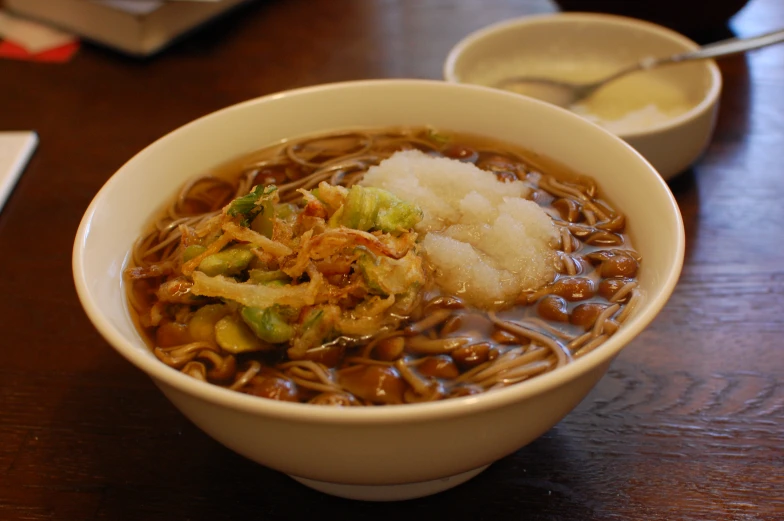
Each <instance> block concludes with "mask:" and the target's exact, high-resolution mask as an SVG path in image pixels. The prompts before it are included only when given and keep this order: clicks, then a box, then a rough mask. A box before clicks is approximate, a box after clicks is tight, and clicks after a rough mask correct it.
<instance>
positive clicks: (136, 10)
mask: <svg viewBox="0 0 784 521" xmlns="http://www.w3.org/2000/svg"><path fill="white" fill-rule="evenodd" d="M249 1H251V0H176V1H173V0H5V7H6V9H8V10H10V11H12V12H13V13H15V14H18V15H23V16H26V17H29V18H32V19H34V20H37V21H42V22H45V23H48V24H51V25H53V26H54V27H57V28H61V29H64V30H66V31H71V32H74V33H76V34H78V35H80V36H82V37H84V38H86V39H89V40H92V41H95V42H98V43H101V44H104V45H108V46H110V47H113V48H115V49H118V50H121V51H124V52H126V53H130V54H135V55H140V56H146V55H149V54H153V53H155V52H157V51H159V50H161V49H162V48H164V47H165V46H166V45H168V44H169V43H171V42H172V41H173V40H174V39H176V38H178V37H181V36H182V35H184V34H185V33H187V32H188V31H190V30H192V29H194V28H196V27H198V26H200V25H201V24H203V23H204V22H207V21H208V20H211V19H213V18H215V17H216V16H218V15H220V14H223V13H225V12H226V11H228V10H229V9H231V8H233V7H236V6H237V5H239V4H242V3H244V2H249Z"/></svg>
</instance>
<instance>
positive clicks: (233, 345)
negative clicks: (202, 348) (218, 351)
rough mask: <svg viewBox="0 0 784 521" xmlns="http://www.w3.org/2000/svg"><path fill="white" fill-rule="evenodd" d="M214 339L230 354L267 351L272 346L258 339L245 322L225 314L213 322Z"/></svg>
mask: <svg viewBox="0 0 784 521" xmlns="http://www.w3.org/2000/svg"><path fill="white" fill-rule="evenodd" d="M215 340H216V341H217V342H218V345H219V346H221V348H223V350H224V351H227V352H229V353H232V354H238V353H247V352H252V351H268V350H270V349H271V348H272V346H270V345H269V344H265V343H264V342H262V341H261V340H259V339H258V338H257V337H256V335H254V334H253V331H251V330H250V328H248V326H246V325H245V323H244V322H243V321H242V320H240V319H239V318H237V317H236V316H234V315H227V316H225V317H223V318H222V319H220V320H218V322H217V323H216V324H215Z"/></svg>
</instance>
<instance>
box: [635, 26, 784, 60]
mask: <svg viewBox="0 0 784 521" xmlns="http://www.w3.org/2000/svg"><path fill="white" fill-rule="evenodd" d="M779 42H784V29H779V30H778V31H772V32H769V33H765V34H761V35H759V36H755V37H753V38H730V39H728V40H721V41H719V42H715V43H711V44H708V45H704V46H702V47H701V48H699V49H697V50H696V51H688V52H684V53H681V54H676V55H674V56H670V57H668V58H661V59H654V60H648V61H647V63H646V64H645V68H650V67H654V66H656V65H662V64H665V63H679V62H686V61H691V60H704V59H706V58H717V57H719V56H729V55H731V54H738V53H741V52H745V51H750V50H752V49H758V48H760V47H765V46H767V45H773V44H774V43H779Z"/></svg>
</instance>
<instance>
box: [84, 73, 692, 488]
mask: <svg viewBox="0 0 784 521" xmlns="http://www.w3.org/2000/svg"><path fill="white" fill-rule="evenodd" d="M500 114H502V115H503V117H499V115H500ZM424 124H429V125H434V126H436V127H439V128H443V129H450V130H453V131H460V132H471V133H475V134H481V135H485V136H488V137H491V138H497V139H501V140H504V141H508V142H512V143H516V144H519V145H522V146H524V147H526V148H528V149H530V150H533V151H535V152H537V153H539V154H543V155H545V156H548V157H550V158H554V159H556V160H558V161H560V162H562V163H563V164H564V165H566V166H567V167H570V168H572V169H575V170H577V171H580V172H583V173H586V174H589V175H592V176H593V177H595V178H596V179H597V180H598V182H599V184H600V186H601V187H602V188H603V189H604V192H605V193H606V195H607V196H608V197H609V199H610V200H612V201H614V202H616V204H617V205H618V206H619V207H620V208H621V209H622V210H623V211H624V212H626V214H627V215H628V221H629V228H630V232H631V235H632V236H633V239H634V241H635V246H636V247H637V249H638V250H639V251H640V253H641V254H642V256H643V258H644V260H643V263H642V267H641V270H640V275H639V281H640V285H641V288H642V290H643V291H644V294H645V299H644V301H643V303H642V304H641V305H640V306H639V307H637V309H635V311H634V312H633V313H632V316H631V317H630V318H629V320H628V321H627V322H626V323H625V324H624V326H623V327H622V328H621V330H620V331H619V332H618V333H617V334H615V335H614V336H613V337H612V338H611V339H610V340H609V341H608V342H606V343H605V344H604V345H603V346H601V347H600V348H599V349H597V350H596V351H594V352H592V353H590V354H589V355H587V356H585V357H583V358H581V359H579V360H577V361H575V362H574V363H572V364H570V365H568V366H566V367H563V368H561V369H558V370H556V371H554V372H551V373H549V374H545V375H542V376H539V377H537V378H535V379H533V380H531V381H528V382H524V383H521V384H518V385H515V386H512V387H508V388H506V389H500V390H496V391H492V392H487V393H484V394H480V395H476V396H471V397H464V398H458V399H450V400H446V401H442V402H437V403H424V404H412V405H399V406H387V407H372V408H370V407H368V408H364V407H363V408H345V409H337V408H328V407H321V406H313V405H308V404H298V403H282V402H277V401H273V400H267V399H262V398H257V397H253V396H248V395H244V394H240V393H237V392H233V391H229V390H226V389H222V388H219V387H216V386H213V385H210V384H207V383H203V382H200V381H197V380H195V379H193V378H191V377H189V376H185V375H184V374H182V373H180V372H178V371H176V370H174V369H171V368H169V367H167V366H165V365H164V364H162V363H161V362H159V361H158V360H157V359H156V358H155V357H154V356H153V354H152V353H151V352H150V349H149V348H148V347H147V346H146V345H145V343H144V341H143V340H142V338H141V337H140V335H139V333H138V332H137V330H136V329H135V328H134V325H133V323H132V322H131V319H130V318H129V314H128V309H127V306H126V301H125V298H124V294H123V289H122V287H121V272H122V270H123V267H124V266H125V264H126V261H127V260H128V252H129V250H130V249H131V245H132V244H133V242H134V240H135V239H136V237H137V236H138V235H139V234H140V233H141V231H142V229H143V227H144V226H145V224H146V223H147V222H149V219H150V216H151V215H152V214H153V213H154V212H156V211H157V210H158V209H159V208H161V207H162V205H163V204H164V203H165V202H166V201H167V200H169V199H170V198H171V197H172V194H174V193H175V191H176V190H177V188H178V187H179V186H180V185H181V184H182V183H183V182H185V180H186V179H188V178H190V177H192V176H194V175H196V174H199V173H203V172H204V171H205V170H208V169H210V168H213V167H216V166H218V165H221V164H223V163H225V162H226V161H227V160H229V159H232V158H235V157H237V156H239V155H242V154H245V153H248V152H250V151H252V150H255V149H258V148H259V147H262V146H264V145H267V144H270V143H272V142H275V141H278V140H280V139H282V138H290V137H296V136H300V135H304V134H311V133H313V132H315V131H326V130H332V129H342V128H355V127H361V126H365V127H366V126H372V127H379V126H381V127H383V126H392V125H424ZM683 252H684V232H683V226H682V221H681V217H680V213H679V211H678V207H677V205H676V203H675V200H674V199H673V197H672V194H671V193H670V191H669V190H668V188H667V186H666V185H665V183H664V182H663V181H662V180H661V178H660V177H659V176H658V175H657V174H656V171H655V170H654V169H653V168H652V167H651V166H650V165H649V164H648V163H647V162H646V161H645V160H644V159H643V158H642V157H641V156H640V155H639V154H638V153H637V152H635V151H634V150H633V149H632V148H631V147H629V146H627V145H626V144H625V143H623V141H621V140H620V139H618V138H616V137H615V136H613V135H611V134H610V133H608V132H605V131H603V130H601V129H600V128H599V127H597V126H594V125H592V124H590V123H588V122H586V121H585V120H583V119H581V118H579V117H577V116H575V115H574V114H571V113H569V112H567V111H565V110H562V109H558V108H556V107H553V106H551V105H547V104H545V103H542V102H538V101H535V100H532V99H527V98H524V97H521V96H517V95H513V94H509V93H505V92H501V91H498V90H493V89H489V88H483V87H476V86H470V85H458V84H450V83H445V82H435V81H419V80H387V81H384V80H381V81H361V82H350V83H342V84H331V85H323V86H317V87H312V88H306V89H300V90H294V91H290V92H284V93H280V94H274V95H271V96H266V97H262V98H259V99H255V100H251V101H248V102H245V103H241V104H239V105H235V106H232V107H229V108H227V109H224V110H221V111H219V112H216V113H214V114H210V115H208V116H205V117H203V118H201V119H198V120H196V121H194V122H192V123H190V124H188V125H185V126H184V127H182V128H180V129H178V130H175V131H174V132H172V133H170V134H168V135H167V136H165V137H163V138H161V139H159V140H158V141H156V142H155V143H153V144H152V145H150V146H149V147H147V148H146V149H144V150H143V151H141V152H140V153H139V154H137V155H136V156H135V157H133V158H132V159H131V160H130V161H129V162H128V163H126V164H125V165H124V166H123V167H122V168H121V169H120V170H119V171H117V173H115V174H114V175H113V176H112V178H111V179H110V180H109V181H108V182H107V183H106V184H105V185H104V187H103V188H102V189H101V190H100V192H99V193H98V194H97V195H96V196H95V199H94V200H93V201H92V203H91V204H90V206H89V208H88V209H87V212H86V213H85V215H84V218H83V219H82V222H81V225H80V227H79V231H78V233H77V236H76V241H75V244H74V250H73V273H74V279H75V282H76V288H77V290H78V294H79V298H80V299H81V301H82V304H83V306H84V309H85V311H86V312H87V315H88V316H89V318H90V320H92V322H93V324H94V325H95V327H96V328H97V329H98V331H100V333H101V334H102V335H103V336H104V338H106V340H107V341H108V342H109V343H110V344H111V345H112V346H113V347H114V348H115V349H116V350H117V352H118V353H120V354H121V355H122V356H124V357H125V358H127V359H128V360H129V361H130V362H132V363H133V364H134V365H136V366H137V367H138V368H139V369H141V370H142V371H144V372H145V373H147V374H148V375H149V376H150V377H151V378H152V380H153V381H154V382H155V384H156V385H157V386H158V387H159V388H160V389H161V390H162V391H163V393H164V394H165V395H166V396H167V398H168V399H169V400H171V402H172V403H173V404H174V405H175V406H176V407H177V408H179V409H180V410H181V411H182V412H183V414H185V415H186V416H187V417H188V418H190V419H191V420H192V421H193V422H194V423H195V424H196V425H197V426H199V427H200V428H201V429H203V430H204V431H205V432H206V433H207V434H209V435H210V436H212V437H213V438H215V439H216V440H218V441H219V442H221V443H223V444H224V445H225V446H227V447H229V448H230V449H232V450H234V451H236V452H238V453H240V454H242V455H244V456H246V457H248V458H250V459H251V460H254V461H257V462H258V463H261V464H263V465H266V466H268V467H270V468H273V469H277V470H279V471H281V472H285V473H287V474H289V475H291V476H292V477H295V479H298V480H300V481H301V482H303V483H305V484H307V485H308V486H311V487H313V488H316V489H319V490H322V491H325V492H328V493H332V494H336V495H340V496H345V497H351V498H361V499H375V500H389V499H403V498H410V497H417V496H421V495H426V494H431V493H434V492H437V491H439V490H443V489H446V488H450V487H452V486H455V485H457V484H459V483H461V482H463V481H465V480H467V479H469V478H470V477H472V476H474V475H475V474H477V473H478V472H480V471H481V470H482V469H484V468H485V467H486V466H487V465H489V464H491V463H492V462H494V461H496V460H498V459H499V458H503V457H504V456H506V455H508V454H510V453H512V452H514V451H516V450H517V449H519V448H521V447H522V446H524V445H526V444H527V443H529V442H531V441H532V440H534V439H535V438H536V437H538V436H539V435H541V434H542V433H544V432H545V431H547V430H548V429H549V428H550V427H552V426H553V425H555V424H556V423H557V422H558V421H559V420H561V419H562V418H563V417H564V416H565V415H566V414H567V413H569V411H571V410H572V408H574V407H575V406H576V405H577V404H578V403H579V402H580V400H582V399H583V398H584V397H585V395H586V394H587V393H588V392H589V391H590V389H591V388H592V387H593V386H594V384H596V382H597V381H598V380H599V379H600V378H601V377H602V375H603V374H604V373H605V371H606V370H607V368H608V366H609V365H610V362H612V360H613V358H614V357H615V356H616V355H617V354H618V353H619V352H620V350H621V349H622V348H623V347H624V346H625V345H626V344H628V343H629V341H630V340H632V339H633V338H634V337H635V336H636V335H637V334H638V333H639V332H640V331H642V329H643V328H644V327H645V326H646V325H648V323H649V322H650V321H651V320H652V319H653V318H654V316H655V315H656V314H657V313H658V312H659V310H660V309H661V308H662V306H663V305H664V303H665V302H666V300H667V298H668V297H669V296H670V293H671V292H672V290H673V287H674V286H675V283H676V281H677V279H678V275H679V273H680V269H681V265H682V260H683Z"/></svg>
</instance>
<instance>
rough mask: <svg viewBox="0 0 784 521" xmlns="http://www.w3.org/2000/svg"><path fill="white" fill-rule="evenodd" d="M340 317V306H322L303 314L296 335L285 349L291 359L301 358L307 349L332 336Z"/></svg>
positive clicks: (320, 343)
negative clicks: (303, 316)
mask: <svg viewBox="0 0 784 521" xmlns="http://www.w3.org/2000/svg"><path fill="white" fill-rule="evenodd" d="M339 319H340V308H338V307H337V306H324V307H317V308H313V309H311V310H310V311H309V312H308V314H307V315H305V318H304V320H303V321H302V325H301V326H300V327H299V330H298V331H297V336H296V337H295V338H293V339H292V340H291V347H290V348H289V349H288V350H287V351H286V352H287V353H288V355H289V358H291V359H292V360H299V359H302V358H303V357H304V356H305V354H306V353H307V351H308V349H311V348H313V347H316V346H320V345H322V344H323V343H324V342H327V341H329V340H330V339H331V338H334V334H335V326H336V324H337V321H338V320H339Z"/></svg>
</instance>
